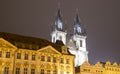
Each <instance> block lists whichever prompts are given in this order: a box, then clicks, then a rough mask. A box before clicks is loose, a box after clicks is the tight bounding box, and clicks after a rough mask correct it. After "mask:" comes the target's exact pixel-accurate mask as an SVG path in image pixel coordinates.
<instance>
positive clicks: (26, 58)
mask: <svg viewBox="0 0 120 74" xmlns="http://www.w3.org/2000/svg"><path fill="white" fill-rule="evenodd" d="M74 58H75V56H73V55H71V54H70V53H69V51H68V48H67V47H66V46H64V45H63V43H62V42H60V41H57V42H56V43H55V44H53V43H51V42H49V41H47V40H44V39H39V38H33V37H26V36H20V35H14V34H9V33H3V32H0V74H75V70H74Z"/></svg>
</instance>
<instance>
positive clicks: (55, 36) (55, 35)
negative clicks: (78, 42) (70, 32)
mask: <svg viewBox="0 0 120 74" xmlns="http://www.w3.org/2000/svg"><path fill="white" fill-rule="evenodd" d="M66 34H67V33H66V32H65V31H64V29H63V22H62V17H61V14H60V9H59V10H58V13H57V16H56V19H55V26H54V28H53V31H52V33H51V38H52V42H53V43H55V42H56V41H57V40H61V41H62V42H63V43H64V44H66Z"/></svg>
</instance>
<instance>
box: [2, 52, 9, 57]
mask: <svg viewBox="0 0 120 74" xmlns="http://www.w3.org/2000/svg"><path fill="white" fill-rule="evenodd" d="M0 57H2V51H0ZM6 58H10V52H6Z"/></svg>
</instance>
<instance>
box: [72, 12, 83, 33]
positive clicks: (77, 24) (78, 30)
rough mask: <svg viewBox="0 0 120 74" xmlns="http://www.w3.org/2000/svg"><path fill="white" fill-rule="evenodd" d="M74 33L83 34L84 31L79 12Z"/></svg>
mask: <svg viewBox="0 0 120 74" xmlns="http://www.w3.org/2000/svg"><path fill="white" fill-rule="evenodd" d="M74 33H75V34H81V33H82V28H81V23H80V21H79V17H78V14H77V15H76V17H75V20H74Z"/></svg>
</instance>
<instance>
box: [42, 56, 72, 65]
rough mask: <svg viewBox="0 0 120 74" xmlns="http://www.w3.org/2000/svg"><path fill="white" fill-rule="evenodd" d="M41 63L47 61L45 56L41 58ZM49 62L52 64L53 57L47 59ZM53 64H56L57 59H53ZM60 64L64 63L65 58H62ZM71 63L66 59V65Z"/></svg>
mask: <svg viewBox="0 0 120 74" xmlns="http://www.w3.org/2000/svg"><path fill="white" fill-rule="evenodd" d="M41 61H46V60H45V56H41ZM47 62H51V57H50V56H49V57H47ZM53 62H54V63H56V57H53ZM60 63H64V59H63V58H60ZM69 63H70V60H69V59H66V64H69Z"/></svg>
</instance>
